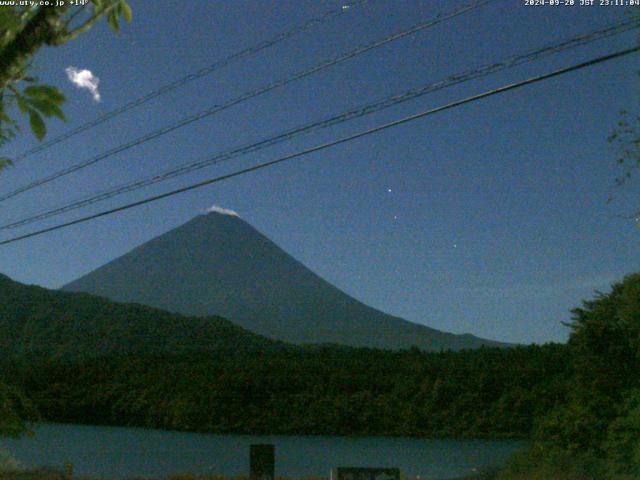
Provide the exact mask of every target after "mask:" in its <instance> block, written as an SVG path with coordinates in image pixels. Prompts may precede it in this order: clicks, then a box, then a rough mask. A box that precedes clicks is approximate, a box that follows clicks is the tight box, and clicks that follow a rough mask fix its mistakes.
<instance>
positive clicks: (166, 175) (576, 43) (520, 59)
mask: <svg viewBox="0 0 640 480" xmlns="http://www.w3.org/2000/svg"><path fill="white" fill-rule="evenodd" d="M633 28H638V25H637V23H636V22H634V21H625V22H618V23H616V24H613V25H611V26H608V27H606V28H604V29H601V30H597V31H592V32H589V33H586V34H582V35H578V36H576V37H573V38H571V39H569V40H565V41H563V42H561V43H554V44H550V45H547V46H544V47H541V48H538V49H535V50H532V51H530V52H527V53H524V54H520V55H516V56H513V57H510V58H509V59H507V60H504V61H502V62H498V63H493V64H489V65H485V66H483V67H480V68H476V69H473V70H468V71H466V72H463V73H458V74H454V75H451V76H449V77H447V78H445V79H444V80H441V81H439V82H435V83H429V84H426V85H423V86H421V87H418V88H414V89H411V90H408V91H405V92H403V93H401V94H396V95H392V96H389V97H386V98H384V99H382V100H379V101H377V102H374V103H369V104H367V105H364V106H360V107H357V108H355V109H351V110H348V111H346V112H342V113H340V114H337V115H333V116H331V117H328V118H325V119H322V120H320V121H315V122H312V123H309V124H306V125H303V126H300V127H296V128H294V129H290V130H287V131H285V132H282V133H280V134H278V135H275V136H271V137H268V138H266V139H262V140H260V141H258V142H254V143H250V144H245V145H242V146H239V147H235V148H233V149H231V150H227V151H225V152H222V153H218V154H215V155H213V156H210V157H208V158H206V159H203V160H199V161H196V162H191V163H186V164H183V165H181V166H179V167H177V168H176V167H173V168H171V169H167V170H165V171H164V172H161V173H158V174H155V175H152V176H150V177H147V178H144V179H140V180H136V181H133V182H128V183H125V184H121V185H119V186H116V187H112V188H110V189H107V190H104V191H102V192H100V193H97V194H91V195H90V196H85V197H83V198H81V199H78V200H74V201H73V202H70V203H66V204H64V205H62V206H58V207H55V208H53V209H48V210H44V211H40V212H37V213H34V214H30V215H29V216H26V217H22V218H20V219H16V220H14V221H12V222H11V223H7V224H4V225H0V230H6V229H12V228H17V227H21V226H24V225H28V224H30V223H33V222H36V221H39V220H44V219H47V218H51V217H53V216H56V215H60V214H62V213H66V212H69V211H72V210H76V209H78V208H82V207H85V206H88V205H92V204H94V203H97V202H100V201H104V200H107V199H109V198H113V197H116V196H118V195H121V194H124V193H127V192H131V191H134V190H138V189H140V188H143V187H146V186H149V185H153V184H156V183H159V182H162V181H165V180H168V179H171V178H175V177H177V176H180V175H184V174H187V173H190V172H193V171H196V170H199V169H202V168H205V167H208V166H211V165H216V164H219V163H222V162H224V161H227V160H231V159H233V158H236V157H238V156H239V155H244V154H247V153H251V152H255V151H258V150H262V149H264V148H267V147H270V146H273V145H275V144H278V143H281V142H283V141H286V140H290V139H292V138H294V137H296V136H298V135H301V134H306V133H310V132H312V131H314V130H318V129H321V128H327V127H330V126H334V125H337V124H340V123H343V122H346V121H349V120H352V119H355V118H360V117H363V116H365V115H369V114H372V113H375V112H378V111H381V110H383V109H386V108H389V107H391V106H394V105H398V104H400V103H403V102H406V101H409V100H413V99H416V98H418V97H421V96H423V95H426V94H428V93H432V92H435V91H437V90H441V89H444V88H447V87H450V86H453V85H457V84H460V83H464V82H467V81H470V80H475V79H477V78H481V77H485V76H487V75H490V74H493V73H496V72H500V71H502V70H505V69H508V68H513V67H516V66H519V65H522V64H524V63H529V62H533V61H536V60H539V59H540V58H544V57H546V56H549V55H552V54H556V53H559V52H561V51H564V50H567V49H571V48H576V47H580V46H584V45H587V44H590V43H592V42H594V41H596V40H600V39H603V38H608V37H611V36H613V35H617V34H620V33H622V32H626V31H628V30H630V29H633Z"/></svg>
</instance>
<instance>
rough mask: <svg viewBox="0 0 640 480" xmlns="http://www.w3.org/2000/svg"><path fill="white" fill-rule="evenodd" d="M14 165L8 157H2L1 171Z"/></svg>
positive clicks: (0, 161)
mask: <svg viewBox="0 0 640 480" xmlns="http://www.w3.org/2000/svg"><path fill="white" fill-rule="evenodd" d="M11 165H13V161H12V160H11V159H10V158H8V157H0V170H2V169H4V168H6V167H10V166H11Z"/></svg>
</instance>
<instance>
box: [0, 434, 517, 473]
mask: <svg viewBox="0 0 640 480" xmlns="http://www.w3.org/2000/svg"><path fill="white" fill-rule="evenodd" d="M35 432H36V434H35V436H34V437H31V438H23V439H19V440H6V439H3V440H1V441H0V445H2V447H3V448H4V449H5V450H8V451H9V453H10V454H11V455H12V456H13V457H14V458H16V459H17V460H19V461H20V462H21V463H22V464H23V465H24V466H30V467H34V466H43V465H49V466H58V467H59V466H62V465H63V464H64V462H66V461H70V462H72V463H73V465H74V473H75V474H77V475H90V476H92V477H103V478H121V477H134V476H138V477H139V476H144V477H164V476H167V475H170V474H177V473H193V474H221V475H246V474H248V471H249V445H250V444H252V443H273V444H275V446H276V475H282V476H328V472H329V469H330V468H331V467H334V466H370V467H399V468H400V469H401V471H402V472H403V473H404V474H406V475H409V476H413V477H415V476H420V477H421V479H432V478H437V479H440V478H451V477H454V476H459V475H464V474H467V473H470V472H471V471H472V469H473V468H479V467H483V466H487V465H500V464H502V463H503V462H504V461H505V459H506V458H507V457H508V456H509V455H510V454H511V453H513V452H514V451H515V450H517V449H518V448H520V447H521V446H522V445H523V443H522V442H514V441H484V440H470V441H458V440H423V439H413V438H389V437H358V438H349V437H322V436H319V437H304V436H296V437H285V436H248V435H211V434H201V433H182V432H168V431H163V430H148V429H141V428H120V427H95V426H81V425H61V424H42V425H39V426H37V427H36V429H35Z"/></svg>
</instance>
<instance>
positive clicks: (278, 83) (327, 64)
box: [0, 0, 494, 201]
mask: <svg viewBox="0 0 640 480" xmlns="http://www.w3.org/2000/svg"><path fill="white" fill-rule="evenodd" d="M492 1H494V0H479V1H475V2H472V3H471V4H469V5H466V6H464V7H459V8H457V9H455V10H453V11H452V12H449V13H446V14H444V15H443V14H440V15H438V16H436V18H435V19H433V20H430V21H428V22H422V23H419V24H417V25H414V26H413V27H411V28H409V29H407V30H403V31H401V32H398V33H395V34H392V35H390V36H387V37H384V38H383V39H381V40H376V41H374V42H372V43H369V44H367V45H364V46H360V47H358V48H356V49H355V50H352V51H350V52H348V53H345V54H343V55H340V56H338V57H335V58H333V59H330V60H327V61H325V62H322V63H320V64H317V65H315V66H313V67H310V68H308V69H305V70H302V71H300V72H298V73H296V74H294V75H292V76H289V77H286V78H284V79H281V80H278V81H276V82H272V83H269V84H267V85H265V86H262V87H259V88H257V89H255V90H251V91H249V92H247V93H244V94H242V95H240V96H239V97H236V98H233V99H231V100H229V101H227V102H225V103H223V104H222V105H214V106H212V107H210V108H209V109H207V110H203V111H201V112H198V113H196V114H194V115H190V116H188V117H185V118H183V119H182V120H180V121H178V122H176V123H173V124H171V125H169V126H166V127H162V128H160V129H158V130H155V131H153V132H151V133H148V134H146V135H144V136H142V137H139V138H137V139H135V140H132V141H130V142H128V143H125V144H123V145H119V146H117V147H115V148H112V149H110V150H107V151H106V152H104V153H102V154H99V155H97V156H95V157H92V158H90V159H88V160H85V161H83V162H80V163H77V164H75V165H72V166H70V167H67V168H64V169H62V170H59V171H57V172H54V173H52V174H50V175H48V176H46V177H43V178H41V179H38V180H34V181H33V182H31V183H28V184H27V185H23V186H22V187H19V188H17V189H15V190H13V191H11V192H8V193H5V194H3V195H0V201H4V200H7V199H9V198H13V197H15V196H17V195H19V194H21V193H24V192H26V191H29V190H32V189H34V188H36V187H39V186H41V185H45V184H47V183H49V182H52V181H53V180H56V179H58V178H61V177H64V176H66V175H69V174H71V173H74V172H77V171H79V170H82V169H84V168H86V167H89V166H91V165H94V164H96V163H98V162H100V161H102V160H104V159H106V158H109V157H111V156H113V155H115V154H117V153H121V152H124V151H125V150H129V149H130V148H133V147H136V146H138V145H141V144H143V143H145V142H148V141H150V140H153V139H155V138H158V137H160V136H162V135H166V134H167V133H170V132H172V131H174V130H177V129H179V128H182V127H184V126H186V125H189V124H191V123H194V122H196V121H198V120H201V119H203V118H206V117H209V116H211V115H214V114H216V113H218V112H221V111H223V110H226V109H228V108H230V107H233V106H235V105H237V104H239V103H242V102H244V101H246V100H249V99H252V98H255V97H258V96H260V95H263V94H265V93H267V92H270V91H272V90H275V89H277V88H280V87H283V86H285V85H288V84H290V83H292V82H295V81H297V80H300V79H302V78H305V77H308V76H310V75H313V74H315V73H318V72H320V71H321V70H324V69H326V68H329V67H332V66H334V65H337V64H339V63H342V62H345V61H347V60H350V59H352V58H354V57H356V56H358V55H361V54H363V53H365V52H368V51H370V50H373V49H375V48H378V47H381V46H383V45H386V44H388V43H390V42H393V41H396V40H399V39H401V38H404V37H406V36H408V35H412V34H414V33H417V32H419V31H421V30H425V29H427V28H430V27H433V26H434V25H437V24H439V23H442V22H444V21H446V20H449V19H452V18H455V17H457V16H459V15H461V14H463V13H466V12H468V11H471V10H474V9H476V8H479V7H481V6H483V5H486V4H488V3H490V2H492Z"/></svg>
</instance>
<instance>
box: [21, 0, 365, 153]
mask: <svg viewBox="0 0 640 480" xmlns="http://www.w3.org/2000/svg"><path fill="white" fill-rule="evenodd" d="M368 1H369V0H355V1H354V2H352V3H351V4H349V5H345V6H344V7H348V8H344V7H342V8H340V9H337V10H336V9H332V10H330V11H328V12H325V13H324V14H323V15H320V16H318V17H315V18H311V19H309V20H307V21H306V22H305V23H303V24H301V25H297V26H295V27H293V28H292V29H290V30H287V31H284V32H281V33H279V34H277V35H276V36H274V37H272V38H270V39H267V40H264V41H262V42H260V43H257V44H256V45H253V46H251V47H248V48H245V49H244V50H241V51H239V52H236V53H233V54H231V55H229V56H228V57H226V58H223V59H222V60H218V61H216V62H215V63H212V64H211V65H207V66H206V67H203V68H201V69H199V70H196V71H195V72H192V73H189V74H187V75H185V76H183V77H181V78H178V79H177V80H174V81H173V82H171V83H167V84H165V85H163V86H161V87H159V88H157V89H156V90H152V91H151V92H149V93H147V94H146V95H143V96H141V97H138V98H136V99H135V100H131V101H130V102H128V103H125V104H124V105H121V106H120V107H118V108H115V109H113V110H111V111H109V112H107V113H104V114H102V115H100V116H99V117H97V118H95V119H93V120H91V121H89V122H87V123H84V124H82V125H80V126H78V127H76V128H74V129H72V130H69V131H68V132H65V133H62V134H60V135H58V136H57V137H54V138H52V139H51V140H48V141H46V142H43V143H40V144H39V145H36V146H35V147H33V148H31V149H29V150H26V151H25V152H23V153H21V154H20V155H18V156H16V157H15V158H14V161H20V160H23V159H25V158H27V157H30V156H31V155H34V154H36V153H39V152H41V151H43V150H46V149H48V148H50V147H52V146H54V145H57V144H58V143H60V142H63V141H65V140H68V139H69V138H71V137H74V136H75V135H78V134H79V133H82V132H86V131H87V130H89V129H91V128H94V127H96V126H98V125H100V124H102V123H104V122H106V121H107V120H111V119H112V118H114V117H117V116H118V115H120V114H122V113H124V112H128V111H129V110H132V109H134V108H136V107H139V106H140V105H143V104H145V103H147V102H148V101H150V100H153V99H154V98H157V97H159V96H162V95H165V94H167V93H169V92H172V91H173V90H176V89H178V88H180V87H182V86H184V85H186V84H188V83H189V82H192V81H194V80H197V79H199V78H202V77H205V76H207V75H209V74H211V73H213V72H215V71H216V70H220V69H222V68H224V67H226V66H228V65H231V64H232V63H234V62H236V61H238V60H240V59H243V58H246V57H249V56H251V55H255V54H256V53H259V52H261V51H262V50H266V49H267V48H269V47H272V46H274V45H276V44H278V43H281V42H283V41H285V40H288V39H290V38H293V37H295V36H296V35H299V34H301V33H303V32H305V31H307V30H309V29H310V28H312V27H315V26H317V25H321V24H323V23H326V22H328V21H330V20H333V19H334V18H336V17H338V16H340V15H343V14H345V13H347V12H349V11H350V10H351V9H352V8H354V7H359V6H361V5H363V4H365V3H367V2H368ZM78 11H80V10H78Z"/></svg>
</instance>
